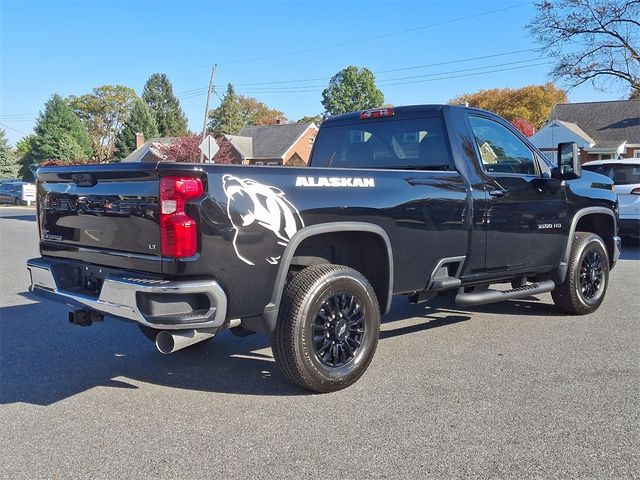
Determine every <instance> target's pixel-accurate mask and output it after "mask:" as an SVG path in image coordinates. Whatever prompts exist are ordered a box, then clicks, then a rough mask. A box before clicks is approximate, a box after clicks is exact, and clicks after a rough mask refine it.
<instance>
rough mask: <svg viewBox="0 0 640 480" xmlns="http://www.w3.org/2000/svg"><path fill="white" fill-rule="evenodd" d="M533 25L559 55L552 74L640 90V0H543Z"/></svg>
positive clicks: (553, 54) (547, 46) (572, 82)
mask: <svg viewBox="0 0 640 480" xmlns="http://www.w3.org/2000/svg"><path fill="white" fill-rule="evenodd" d="M536 8H537V10H538V13H537V15H536V16H535V18H534V19H533V20H532V21H531V23H530V24H529V25H527V28H528V29H529V31H530V32H531V33H532V34H533V36H534V38H535V39H536V40H537V41H538V42H539V43H540V45H541V48H540V50H541V51H543V52H544V53H545V54H547V55H549V56H551V57H555V58H556V61H555V64H554V67H553V70H552V72H551V74H552V75H553V77H554V78H556V79H564V80H565V81H566V82H567V84H568V85H570V86H572V87H575V86H577V85H581V84H583V83H585V82H591V83H592V84H593V85H594V87H597V88H603V87H604V86H605V84H606V83H607V81H615V82H618V83H620V82H621V83H622V84H626V85H627V86H628V87H630V89H631V91H632V92H634V91H635V92H637V91H639V90H640V45H639V44H638V42H639V41H640V2H639V1H638V0H542V1H541V2H539V3H536Z"/></svg>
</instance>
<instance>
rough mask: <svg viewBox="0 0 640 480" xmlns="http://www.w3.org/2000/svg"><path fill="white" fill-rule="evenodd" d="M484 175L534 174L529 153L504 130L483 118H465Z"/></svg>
mask: <svg viewBox="0 0 640 480" xmlns="http://www.w3.org/2000/svg"><path fill="white" fill-rule="evenodd" d="M469 120H470V122H471V128H472V129H473V134H474V135H475V138H476V142H477V144H478V150H479V151H480V158H481V159H482V168H483V169H484V171H485V172H487V173H493V172H496V173H497V172H499V173H515V174H520V175H536V173H537V171H536V162H535V157H534V155H533V152H532V151H531V150H530V149H529V147H527V145H526V144H525V143H524V142H522V140H520V139H519V138H518V137H517V136H516V135H515V134H514V133H513V132H511V131H510V130H509V129H508V128H506V127H504V126H502V125H500V124H499V123H498V122H495V121H493V120H490V119H488V118H484V117H477V116H473V115H471V116H469Z"/></svg>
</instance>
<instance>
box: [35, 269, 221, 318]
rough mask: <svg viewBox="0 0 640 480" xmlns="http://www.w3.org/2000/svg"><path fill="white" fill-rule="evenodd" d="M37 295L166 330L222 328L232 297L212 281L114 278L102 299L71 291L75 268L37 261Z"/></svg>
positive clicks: (104, 285)
mask: <svg viewBox="0 0 640 480" xmlns="http://www.w3.org/2000/svg"><path fill="white" fill-rule="evenodd" d="M27 269H28V270H29V273H30V275H31V285H30V286H29V290H30V291H31V292H33V293H34V294H36V295H38V296H41V297H44V298H47V299H50V300H54V301H57V302H62V303H65V304H67V305H70V306H75V307H81V308H88V309H91V310H96V311H98V312H100V313H102V314H104V315H111V316H114V317H119V318H123V319H127V320H133V321H135V322H137V323H139V324H141V325H145V326H147V327H151V328H156V329H163V330H165V329H166V330H180V329H185V328H220V327H222V326H223V325H224V322H225V319H226V313H227V296H226V294H225V292H224V290H223V289H222V287H220V285H219V284H218V283H217V282H216V281H215V280H212V279H198V280H187V281H174V280H163V279H151V278H137V277H136V276H135V274H122V275H120V274H118V275H115V274H108V275H106V276H105V278H104V279H103V281H102V287H101V288H100V292H99V294H97V295H93V294H91V293H90V292H87V291H84V290H80V289H78V288H74V287H73V286H70V285H69V283H70V277H71V275H70V273H69V272H70V265H69V264H68V263H65V262H61V261H57V260H52V259H47V258H33V259H31V260H28V261H27Z"/></svg>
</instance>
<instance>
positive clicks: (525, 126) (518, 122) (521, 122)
mask: <svg viewBox="0 0 640 480" xmlns="http://www.w3.org/2000/svg"><path fill="white" fill-rule="evenodd" d="M511 123H512V125H513V126H514V127H516V128H517V129H518V130H520V133H522V134H523V135H524V136H525V137H530V136H531V135H533V134H534V133H535V131H536V129H535V128H534V127H533V125H531V123H529V122H528V121H526V120H525V119H524V118H516V119H515V120H513V121H512V122H511Z"/></svg>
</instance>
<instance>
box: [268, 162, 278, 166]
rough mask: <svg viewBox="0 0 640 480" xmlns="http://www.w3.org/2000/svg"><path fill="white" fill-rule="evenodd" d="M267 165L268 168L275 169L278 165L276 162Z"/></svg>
mask: <svg viewBox="0 0 640 480" xmlns="http://www.w3.org/2000/svg"><path fill="white" fill-rule="evenodd" d="M267 165H269V166H270V167H277V166H278V165H280V164H279V163H278V162H269V163H267Z"/></svg>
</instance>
